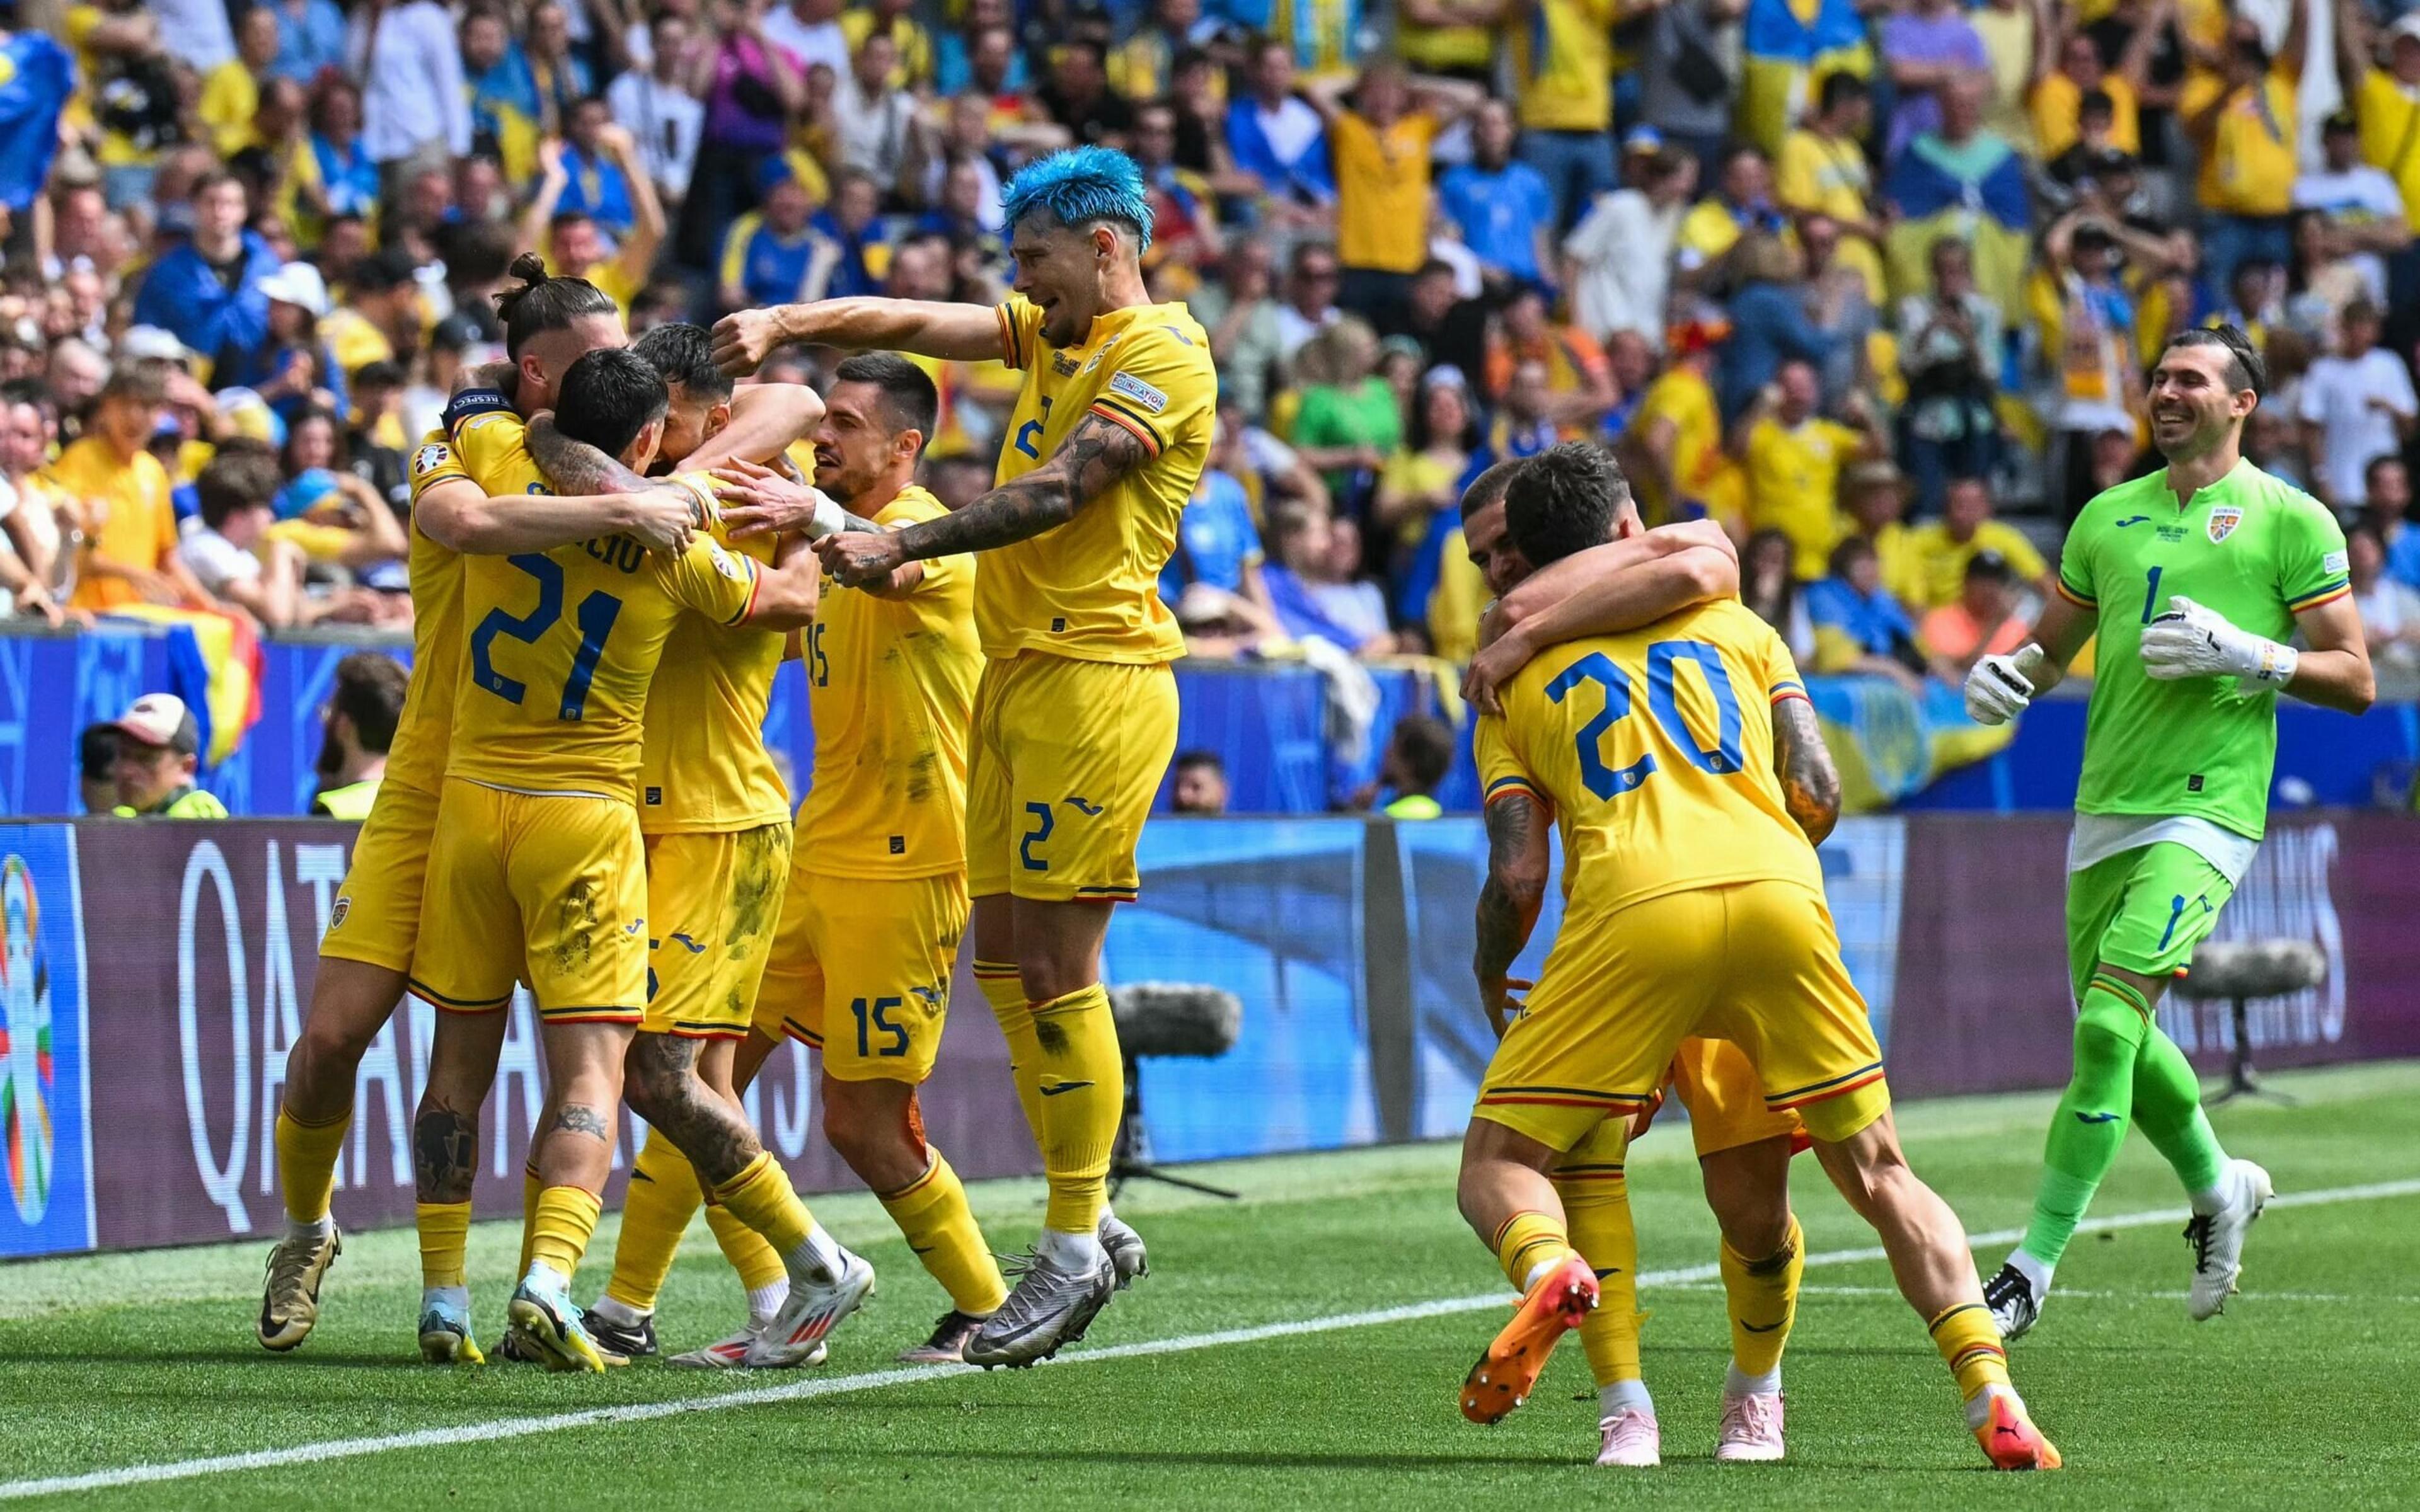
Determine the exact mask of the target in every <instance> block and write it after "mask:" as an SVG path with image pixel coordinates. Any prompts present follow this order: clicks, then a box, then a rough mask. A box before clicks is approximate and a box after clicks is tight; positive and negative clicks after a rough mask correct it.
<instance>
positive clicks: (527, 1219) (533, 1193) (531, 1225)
mask: <svg viewBox="0 0 2420 1512" xmlns="http://www.w3.org/2000/svg"><path fill="white" fill-rule="evenodd" d="M545 1190H546V1183H545V1182H543V1181H540V1180H538V1179H537V1167H536V1166H535V1165H524V1166H522V1167H521V1264H520V1270H518V1271H515V1272H514V1273H513V1274H514V1276H515V1277H517V1278H518V1277H520V1276H525V1275H527V1274H529V1268H530V1255H531V1253H532V1249H533V1246H534V1245H535V1243H536V1242H537V1198H538V1194H539V1193H541V1192H543V1191H545Z"/></svg>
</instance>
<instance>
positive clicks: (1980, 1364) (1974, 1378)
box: [1926, 1302, 2009, 1401]
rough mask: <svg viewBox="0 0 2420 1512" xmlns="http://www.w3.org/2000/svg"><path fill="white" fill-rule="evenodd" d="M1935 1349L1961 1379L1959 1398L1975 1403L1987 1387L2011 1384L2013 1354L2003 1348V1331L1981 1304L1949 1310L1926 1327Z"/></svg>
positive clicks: (1959, 1305) (1967, 1304) (1974, 1303)
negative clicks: (2001, 1337)
mask: <svg viewBox="0 0 2420 1512" xmlns="http://www.w3.org/2000/svg"><path fill="white" fill-rule="evenodd" d="M1926 1327H1928V1328H1929V1329H1931V1333H1932V1347H1933V1348H1934V1349H1936V1350H1940V1351H1941V1357H1942V1358H1943V1359H1944V1360H1947V1361H1948V1362H1949V1373H1950V1374H1951V1375H1953V1376H1956V1377H1957V1378H1958V1395H1959V1396H1962V1397H1963V1398H1965V1399H1966V1400H1969V1401H1972V1400H1973V1399H1974V1396H1975V1394H1976V1393H1977V1392H1978V1391H1981V1390H1982V1389H1983V1388H1984V1387H1986V1386H2005V1385H2007V1384H2008V1383H2009V1353H2008V1350H2004V1349H2002V1348H2001V1347H2000V1331H1999V1330H1998V1329H1997V1328H1995V1327H1993V1323H1992V1313H1991V1309H1989V1308H1987V1307H1985V1306H1984V1305H1983V1304H1981V1303H1979V1302H1963V1303H1960V1304H1958V1305H1957V1306H1955V1307H1951V1308H1948V1309H1947V1310H1945V1311H1944V1312H1942V1313H1941V1315H1940V1316H1938V1317H1936V1318H1934V1319H1932V1321H1931V1323H1929V1324H1927V1325H1926Z"/></svg>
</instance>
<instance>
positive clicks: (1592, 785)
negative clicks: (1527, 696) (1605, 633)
mask: <svg viewBox="0 0 2420 1512" xmlns="http://www.w3.org/2000/svg"><path fill="white" fill-rule="evenodd" d="M1683 660H1687V661H1694V662H1696V663H1697V664H1698V669H1699V671H1701V672H1703V673H1704V674H1705V678H1706V689H1707V691H1708V692H1710V693H1712V694H1713V695H1714V709H1715V713H1716V715H1717V717H1718V718H1719V720H1720V726H1719V729H1718V731H1717V733H1716V735H1715V740H1714V747H1713V748H1712V749H1709V748H1706V747H1703V746H1700V745H1699V744H1698V740H1697V736H1696V735H1694V734H1692V733H1690V731H1689V726H1688V723H1687V721H1686V720H1684V719H1683V718H1682V717H1681V703H1680V697H1679V694H1678V692H1677V691H1676V690H1675V688H1674V687H1673V683H1672V674H1673V669H1674V667H1675V664H1677V663H1679V662H1681V661H1683ZM1583 683H1588V684H1593V685H1594V686H1595V687H1596V688H1597V690H1598V691H1599V693H1601V694H1602V695H1603V696H1604V699H1605V707H1603V708H1601V709H1599V710H1598V711H1597V715H1596V717H1595V718H1593V719H1590V721H1589V722H1588V723H1587V724H1585V725H1582V726H1581V727H1580V730H1579V733H1578V736H1577V741H1578V745H1579V760H1580V781H1581V783H1582V784H1583V785H1584V786H1586V787H1587V789H1588V790H1589V792H1590V794H1592V795H1595V796H1597V797H1600V798H1613V797H1619V796H1620V795H1622V794H1624V793H1628V792H1629V791H1631V790H1632V789H1633V788H1636V787H1637V786H1638V785H1639V784H1640V783H1641V782H1644V781H1646V780H1647V779H1649V778H1650V777H1652V776H1653V775H1654V774H1655V771H1656V765H1655V757H1654V756H1653V754H1652V753H1649V754H1644V755H1641V756H1640V757H1639V758H1638V760H1637V761H1635V762H1633V763H1631V764H1629V765H1628V766H1624V767H1621V768H1620V769H1618V770H1617V769H1616V768H1614V767H1610V766H1607V765H1606V763H1605V754H1604V752H1603V750H1602V749H1601V746H1602V745H1603V742H1604V740H1605V733H1606V731H1608V730H1610V729H1612V728H1613V727H1614V726H1615V725H1617V724H1620V723H1621V721H1622V720H1624V719H1626V718H1628V717H1630V712H1631V689H1630V674H1629V673H1628V672H1625V671H1622V670H1621V668H1620V667H1618V666H1616V665H1614V662H1613V659H1612V658H1611V657H1609V656H1606V654H1605V653H1603V652H1601V651H1591V652H1590V653H1589V654H1588V655H1587V656H1582V657H1581V658H1580V659H1579V660H1577V661H1575V662H1574V663H1572V664H1571V665H1570V666H1569V667H1566V668H1564V669H1563V671H1562V673H1561V675H1559V676H1558V677H1557V678H1556V679H1555V680H1554V681H1553V682H1551V683H1549V684H1547V685H1546V697H1548V698H1550V699H1552V700H1554V701H1555V702H1557V703H1560V702H1563V700H1564V698H1565V697H1566V696H1567V695H1569V694H1570V692H1571V691H1572V689H1574V688H1575V687H1579V686H1580V685H1581V684H1583ZM1647 715H1648V717H1649V718H1651V719H1652V720H1654V721H1655V723H1656V725H1657V726H1658V727H1660V728H1661V729H1662V730H1663V731H1664V733H1666V734H1667V735H1668V736H1669V737H1670V738H1671V740H1672V742H1673V744H1675V745H1677V746H1679V747H1680V748H1681V749H1682V751H1683V754H1684V755H1686V756H1687V757H1688V759H1689V764H1691V765H1693V766H1695V767H1697V768H1698V769H1699V771H1701V772H1712V773H1714V775H1716V776H1727V775H1730V774H1732V773H1736V772H1739V771H1741V770H1743V769H1744V767H1745V757H1744V755H1743V753H1742V750H1741V745H1740V732H1741V717H1740V705H1739V696H1738V695H1737V694H1736V693H1735V692H1733V691H1732V688H1731V678H1730V671H1728V670H1726V669H1725V668H1724V666H1723V660H1722V653H1720V652H1718V651H1716V650H1715V649H1714V647H1713V646H1712V645H1710V644H1708V643H1707V642H1705V641H1703V640H1658V641H1656V642H1655V643H1654V644H1652V645H1651V646H1649V647H1648V648H1647Z"/></svg>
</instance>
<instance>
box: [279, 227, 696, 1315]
mask: <svg viewBox="0 0 2420 1512" xmlns="http://www.w3.org/2000/svg"><path fill="white" fill-rule="evenodd" d="M514 273H515V275H516V276H518V277H519V278H520V279H521V281H522V282H521V286H520V288H518V289H515V290H511V291H508V292H507V293H505V294H504V295H503V296H501V297H500V298H499V300H498V306H499V313H500V314H501V315H502V316H504V349H505V351H506V353H507V355H508V356H509V357H510V358H511V359H512V360H513V362H514V363H515V364H516V368H517V373H516V378H517V384H518V388H519V393H520V398H521V399H522V400H523V401H524V402H525V403H526V404H527V405H529V406H530V407H531V408H533V409H535V408H541V407H544V406H547V405H551V403H552V402H553V386H552V379H553V378H554V377H555V376H557V375H560V374H561V373H562V372H563V371H564V369H565V368H566V367H568V366H569V365H570V364H571V363H572V362H573V361H574V360H575V359H577V358H578V357H579V356H580V355H581V354H582V353H583V352H585V351H588V350H590V349H591V348H593V347H607V346H619V345H621V343H622V341H623V339H624V338H623V334H622V320H621V316H619V315H617V314H615V313H614V310H613V301H610V300H607V299H606V298H605V297H604V296H603V295H601V294H599V293H598V292H597V290H596V289H594V288H591V287H589V286H588V285H585V284H583V283H582V282H581V281H580V280H578V279H550V278H548V277H547V276H546V267H545V264H543V263H541V262H538V261H537V260H536V259H535V258H529V259H524V260H523V261H522V262H520V263H518V264H516V265H515V267H514ZM411 497H412V537H411V596H412V605H413V611H414V612H413V620H412V662H411V684H410V687H409V689H408V691H407V692H406V695H405V699H404V708H403V717H402V719H401V722H400V723H398V724H397V726H396V733H395V741H394V745H393V748H391V750H390V752H389V755H388V761H387V774H386V779H385V781H384V782H383V783H382V784H381V785H380V789H379V795H378V799H377V801H376V803H375V804H373V805H372V807H371V810H370V815H369V818H368V819H367V820H366V821H365V823H364V824H363V825H362V831H361V834H360V836H359V838H358V839H356V840H355V841H354V845H353V857H352V865H351V867H350V869H349V870H348V872H346V874H345V880H344V884H343V886H342V887H340V888H339V889H338V891H337V896H336V902H335V904H334V907H333V908H332V909H331V910H330V912H329V920H328V930H327V934H326V937H325V938H324V939H322V940H321V942H320V946H319V967H318V976H317V978H316V980H314V982H313V985H312V990H311V1004H310V1011H309V1012H308V1014H307V1015H306V1017H305V1018H304V1020H303V1025H302V1036H301V1038H300V1039H298V1040H297V1041H295V1045H294V1049H293V1052H292V1054H291V1055H290V1056H289V1057H288V1058H287V1067H286V1085H285V1100H284V1104H283V1106H282V1107H281V1108H280V1109H279V1111H278V1117H277V1126H276V1141H277V1165H278V1173H279V1180H280V1184H281V1185H282V1187H283V1189H284V1192H285V1198H286V1213H287V1230H286V1233H285V1235H284V1236H283V1237H282V1238H280V1239H279V1241H278V1242H277V1244H276V1246H275V1247H274V1248H273V1249H271V1252H270V1257H269V1266H268V1276H267V1280H266V1282H265V1285H264V1287H263V1294H262V1297H261V1307H260V1318H259V1322H258V1335H259V1338H260V1342H261V1343H262V1344H263V1345H264V1346H266V1347H267V1348H269V1349H271V1350H291V1349H293V1348H294V1347H295V1346H297V1345H299V1344H301V1343H302V1340H303V1339H304V1338H305V1337H307V1336H309V1335H310V1332H311V1329H312V1327H313V1326H314V1325H315V1324H316V1323H317V1322H318V1296H319V1284H320V1281H321V1278H322V1277H324V1276H325V1274H326V1273H327V1269H328V1266H329V1265H330V1264H331V1263H332V1262H333V1261H334V1259H335V1257H336V1256H337V1254H338V1253H339V1251H340V1249H341V1247H342V1246H341V1243H340V1242H339V1239H338V1236H337V1233H336V1228H335V1225H334V1222H333V1221H332V1219H331V1218H330V1216H329V1199H330V1196H331V1194H332V1192H333V1191H334V1184H335V1169H336V1157H337V1155H338V1153H339V1152H340V1151H341V1150H342V1149H343V1148H344V1143H345V1135H346V1133H347V1131H348V1130H349V1128H350V1127H351V1123H352V1112H353V1082H354V1074H355V1072H357V1071H358V1070H359V1068H360V1066H361V1060H362V1057H363V1056H364V1055H365V1053H366V1052H367V1051H368V1049H369V1046H370V1042H371V1041H373V1040H374V1039H375V1038H376V1037H377V1036H378V1034H379V1033H380V1031H381V1030H382V1029H383V1028H384V1027H385V1026H386V1022H387V1019H388V1018H389V1016H390V1015H392V1014H393V1013H394V1011H395V1009H396V1003H397V1002H398V1001H399V1000H400V999H401V998H402V996H403V990H404V973H405V971H406V969H407V968H408V967H409V966H410V965H411V951H412V944H413V941H414V939H415V938H416V937H417V936H418V934H419V933H420V892H421V882H422V878H423V875H424V873H425V872H426V870H427V856H428V847H429V840H430V833H431V831H432V830H433V829H434V827H435V825H436V821H437V797H438V792H439V789H440V787H441V786H442V779H443V775H444V770H445V755H446V738H447V732H448V730H449V728H450V726H451V724H452V720H453V708H454V696H455V688H456V687H457V685H458V683H459V681H460V674H461V642H462V624H461V578H462V559H461V557H460V556H458V555H457V553H458V552H461V551H468V552H512V551H542V550H545V549H547V548H551V547H559V546H564V545H566V544H568V543H571V542H576V541H582V540H586V539H589V538H591V537H593V536H597V535H599V534H609V533H615V532H619V533H622V534H626V535H628V536H629V537H631V538H634V539H636V540H638V541H640V542H641V543H642V544H644V546H646V547H647V548H650V549H655V550H678V549H681V548H685V547H686V546H687V545H688V543H689V539H690V530H691V526H692V523H693V521H694V519H695V517H696V503H695V501H694V500H693V499H692V498H690V496H689V495H687V494H685V493H682V492H678V491H672V490H664V491H657V492H653V493H646V494H616V495H614V496H612V497H593V498H560V499H558V498H553V497H551V496H545V495H531V496H525V497H522V498H519V499H510V500H500V499H497V498H494V497H491V495H490V493H489V490H487V489H485V488H482V487H481V486H479V485H478V484H477V483H475V482H473V480H472V478H471V476H470V474H469V472H468V471H466V470H465V468H464V467H463V459H462V458H461V457H460V456H459V455H458V454H457V452H456V451H455V448H454V445H453V441H452V439H451V438H450V437H449V436H448V434H447V433H446V431H445V430H443V429H442V428H441V429H437V430H432V431H430V432H429V433H428V434H427V436H426V437H424V438H422V440H421V443H420V445H419V446H418V447H417V448H416V449H415V450H414V452H413V454H412V457H411ZM462 1221H463V1223H464V1224H465V1225H466V1226H467V1224H468V1223H469V1210H468V1207H467V1204H466V1206H465V1207H464V1209H463V1212H462Z"/></svg>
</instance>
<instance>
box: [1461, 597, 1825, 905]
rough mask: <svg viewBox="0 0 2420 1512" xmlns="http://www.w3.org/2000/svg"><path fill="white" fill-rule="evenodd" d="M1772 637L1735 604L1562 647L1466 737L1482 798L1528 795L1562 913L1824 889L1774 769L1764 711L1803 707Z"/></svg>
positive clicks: (1800, 689)
mask: <svg viewBox="0 0 2420 1512" xmlns="http://www.w3.org/2000/svg"><path fill="white" fill-rule="evenodd" d="M1806 696H1807V694H1806V688H1805V687H1804V685H1803V684H1801V683H1800V682H1799V679H1798V668H1797V665H1796V664H1795V663H1794V662H1792V660H1791V658H1790V650H1789V648H1788V647H1786V646H1784V645H1783V644H1782V643H1781V638H1780V637H1779V636H1777V635H1776V634H1774V633H1773V630H1772V628H1771V627H1770V626H1768V625H1766V624H1765V623H1764V622H1763V621H1762V620H1760V619H1758V618H1757V617H1756V615H1755V614H1754V613H1752V612H1751V611H1749V610H1748V609H1745V608H1744V607H1743V606H1742V605H1741V604H1740V602H1739V601H1738V600H1737V599H1725V600H1722V601H1721V602H1719V603H1714V604H1707V605H1702V606H1700V607H1699V608H1697V609H1686V610H1683V612H1681V613H1679V614H1675V615H1671V616H1669V617H1668V618H1666V619H1664V620H1660V621H1658V622H1657V623H1655V624H1654V625H1650V626H1648V627H1647V628H1646V629H1643V630H1634V631H1631V632H1629V633H1628V634H1624V635H1614V636H1596V637H1592V638H1590V639H1589V640H1575V641H1572V642H1571V643H1569V644H1567V645H1559V646H1556V647H1554V648H1553V649H1552V650H1549V651H1547V652H1545V653H1544V655H1542V656H1539V657H1538V658H1537V659H1536V660H1535V661H1532V662H1530V663H1529V665H1528V666H1527V667H1525V668H1523V669H1522V670H1521V672H1520V674H1519V675H1518V676H1516V677H1514V678H1513V680H1512V683H1511V684H1510V685H1509V686H1508V687H1506V688H1505V689H1504V692H1503V694H1502V699H1503V703H1504V713H1503V714H1502V715H1501V716H1500V717H1498V716H1489V717H1485V718H1482V719H1481V721H1480V724H1479V733H1478V756H1479V776H1480V780H1481V782H1482V783H1484V784H1485V785H1486V791H1487V796H1488V798H1489V800H1490V801H1495V800H1497V799H1499V798H1500V797H1502V796H1503V795H1506V794H1509V793H1513V792H1521V793H1528V794H1530V795H1534V796H1536V797H1537V798H1539V799H1540V800H1542V801H1543V802H1544V803H1546V804H1547V805H1549V806H1550V807H1552V808H1553V810H1554V811H1555V822H1556V823H1557V825H1559V826H1560V827H1561V829H1562V834H1563V894H1564V897H1565V898H1566V899H1567V900H1569V902H1570V904H1571V906H1572V907H1574V908H1575V909H1580V908H1585V909H1587V910H1590V911H1591V912H1595V913H1600V914H1601V913H1605V912H1608V911H1610V910H1612V909H1616V908H1621V907H1624V906H1626V905H1628V904H1631V903H1640V902H1644V901H1645V900H1647V899H1650V898H1657V897H1661V896H1663V895H1664V894H1666V893H1672V892H1685V891H1690V890H1693V889H1696V888H1699V887H1722V886H1725V885H1727V884H1730V883H1735V882H1755V881H1763V880H1768V879H1780V880H1785V881H1796V882H1803V883H1805V884H1806V885H1807V887H1814V888H1817V889H1819V890H1820V889H1821V888H1822V887H1823V868H1822V866H1821V864H1820V863H1818V861H1817V860H1816V857H1815V848H1814V847H1813V846H1811V845H1809V844H1807V837H1806V835H1805V834H1804V833H1803V832H1801V831H1800V829H1799V827H1798V825H1796V824H1795V823H1794V822H1793V821H1792V819H1791V817H1790V810H1789V808H1788V806H1787V805H1786V804H1785V803H1784V802H1783V800H1782V795H1781V782H1780V779H1778V778H1776V777H1775V776H1774V772H1773V707H1772V706H1773V704H1774V703H1776V702H1779V701H1780V700H1782V699H1786V698H1804V697H1806Z"/></svg>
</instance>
